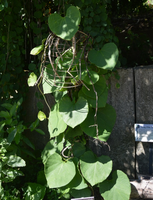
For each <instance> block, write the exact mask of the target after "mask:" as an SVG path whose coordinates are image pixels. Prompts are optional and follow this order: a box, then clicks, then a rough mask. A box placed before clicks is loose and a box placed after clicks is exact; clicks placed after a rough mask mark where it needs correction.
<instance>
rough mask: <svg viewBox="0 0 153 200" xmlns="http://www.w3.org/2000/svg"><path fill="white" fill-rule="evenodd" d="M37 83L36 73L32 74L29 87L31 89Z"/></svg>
mask: <svg viewBox="0 0 153 200" xmlns="http://www.w3.org/2000/svg"><path fill="white" fill-rule="evenodd" d="M36 81H37V76H36V75H35V73H34V72H32V73H31V74H30V76H29V78H28V85H29V87H32V86H34V85H35V83H36Z"/></svg>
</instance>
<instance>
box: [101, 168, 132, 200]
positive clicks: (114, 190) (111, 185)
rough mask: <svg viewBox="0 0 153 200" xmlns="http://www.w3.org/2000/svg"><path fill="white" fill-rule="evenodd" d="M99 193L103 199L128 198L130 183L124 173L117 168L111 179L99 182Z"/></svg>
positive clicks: (126, 199)
mask: <svg viewBox="0 0 153 200" xmlns="http://www.w3.org/2000/svg"><path fill="white" fill-rule="evenodd" d="M100 193H101V195H102V197H104V199H105V200H110V199H113V200H129V199H130V193H131V185H130V182H129V179H128V177H127V175H126V174H124V173H123V172H122V171H120V170H117V171H114V172H113V174H112V179H111V180H105V181H104V182H102V183H100Z"/></svg>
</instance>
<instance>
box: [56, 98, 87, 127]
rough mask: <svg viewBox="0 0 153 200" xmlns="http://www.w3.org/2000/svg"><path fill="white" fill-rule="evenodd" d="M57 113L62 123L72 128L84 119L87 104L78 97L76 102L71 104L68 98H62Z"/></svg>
mask: <svg viewBox="0 0 153 200" xmlns="http://www.w3.org/2000/svg"><path fill="white" fill-rule="evenodd" d="M59 112H60V114H61V116H62V118H63V120H64V122H65V123H66V124H67V125H69V126H70V127H72V128H74V127H75V126H77V125H79V124H81V123H82V122H83V121H84V120H85V119H86V117H87V114H88V102H87V100H86V99H84V98H83V97H79V98H78V100H77V102H72V101H71V100H70V98H69V97H68V96H64V97H63V98H62V100H61V101H60V102H59Z"/></svg>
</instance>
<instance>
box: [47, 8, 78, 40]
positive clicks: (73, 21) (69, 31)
mask: <svg viewBox="0 0 153 200" xmlns="http://www.w3.org/2000/svg"><path fill="white" fill-rule="evenodd" d="M80 20H81V15H80V12H79V10H78V9H77V8H76V7H75V6H70V7H69V8H68V9H67V12H66V16H65V17H61V16H60V15H59V14H57V13H54V14H51V15H50V16H49V18H48V25H49V28H50V30H51V31H52V32H53V33H55V34H56V35H57V36H59V37H60V38H62V39H64V40H71V39H72V37H73V36H74V35H75V33H76V32H77V30H78V25H79V23H80Z"/></svg>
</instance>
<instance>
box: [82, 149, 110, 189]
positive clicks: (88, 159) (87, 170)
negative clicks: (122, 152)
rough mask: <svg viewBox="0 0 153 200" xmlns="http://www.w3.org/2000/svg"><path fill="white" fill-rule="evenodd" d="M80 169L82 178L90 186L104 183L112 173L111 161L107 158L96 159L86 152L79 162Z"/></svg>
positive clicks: (89, 152)
mask: <svg viewBox="0 0 153 200" xmlns="http://www.w3.org/2000/svg"><path fill="white" fill-rule="evenodd" d="M80 169H81V172H82V174H83V176H84V178H85V179H86V180H87V181H88V182H89V183H90V184H91V185H92V186H94V185H96V184H97V183H100V182H102V181H104V180H105V179H106V178H107V177H108V176H109V174H110V173H111V171H112V161H111V159H110V158H109V157H108V156H100V157H97V156H96V155H95V154H93V152H91V151H87V152H85V153H84V154H83V156H82V157H81V160H80Z"/></svg>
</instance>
